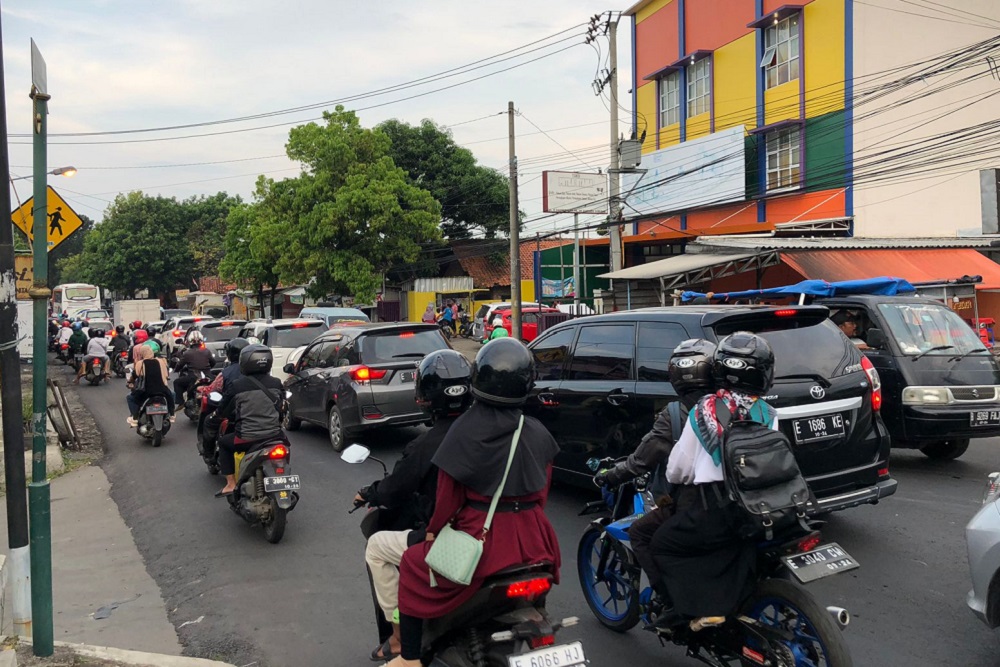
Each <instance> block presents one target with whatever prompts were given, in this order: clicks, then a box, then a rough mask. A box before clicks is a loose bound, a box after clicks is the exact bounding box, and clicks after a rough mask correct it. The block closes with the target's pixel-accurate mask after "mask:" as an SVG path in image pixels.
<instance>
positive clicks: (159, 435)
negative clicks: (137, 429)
mask: <svg viewBox="0 0 1000 667" xmlns="http://www.w3.org/2000/svg"><path fill="white" fill-rule="evenodd" d="M152 437H153V447H159V446H160V445H162V444H163V431H157V430H155V429H154V430H153V436H152Z"/></svg>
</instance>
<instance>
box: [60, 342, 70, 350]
mask: <svg viewBox="0 0 1000 667" xmlns="http://www.w3.org/2000/svg"><path fill="white" fill-rule="evenodd" d="M60 347H62V349H64V350H68V349H69V344H68V343H63V344H62V345H61V346H60Z"/></svg>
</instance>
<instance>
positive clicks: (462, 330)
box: [458, 311, 476, 338]
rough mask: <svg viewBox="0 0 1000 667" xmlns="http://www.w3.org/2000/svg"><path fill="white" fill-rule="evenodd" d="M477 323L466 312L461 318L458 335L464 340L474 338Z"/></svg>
mask: <svg viewBox="0 0 1000 667" xmlns="http://www.w3.org/2000/svg"><path fill="white" fill-rule="evenodd" d="M475 331H476V327H475V322H473V321H472V318H471V317H469V314H468V313H466V312H465V311H463V312H462V314H461V315H460V316H459V325H458V335H459V336H461V337H462V338H473V337H474V336H475Z"/></svg>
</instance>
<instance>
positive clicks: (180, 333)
mask: <svg viewBox="0 0 1000 667" xmlns="http://www.w3.org/2000/svg"><path fill="white" fill-rule="evenodd" d="M170 333H171V334H173V336H174V338H180V337H181V336H183V335H184V332H183V331H181V330H179V329H174V330H173V331H171V332H170Z"/></svg>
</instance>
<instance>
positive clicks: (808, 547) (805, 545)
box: [798, 533, 822, 553]
mask: <svg viewBox="0 0 1000 667" xmlns="http://www.w3.org/2000/svg"><path fill="white" fill-rule="evenodd" d="M821 541H822V539H821V538H820V536H819V534H818V533H814V534H812V535H809V536H808V537H804V538H802V539H801V540H799V545H798V547H799V553H805V552H807V551H812V550H813V549H815V548H816V547H818V546H819V543H820V542H821Z"/></svg>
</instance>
